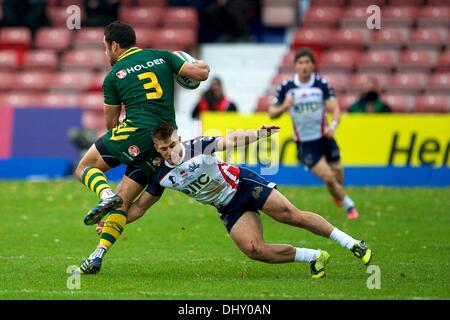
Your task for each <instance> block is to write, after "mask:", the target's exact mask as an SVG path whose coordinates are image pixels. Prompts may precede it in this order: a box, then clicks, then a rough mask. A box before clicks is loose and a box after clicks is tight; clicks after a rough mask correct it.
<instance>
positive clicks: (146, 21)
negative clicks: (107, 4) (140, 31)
mask: <svg viewBox="0 0 450 320" xmlns="http://www.w3.org/2000/svg"><path fill="white" fill-rule="evenodd" d="M163 13H164V9H163V8H160V7H121V8H120V9H119V19H120V20H122V21H125V22H128V23H132V24H133V26H135V27H136V28H154V27H158V26H159V25H160V23H161V21H162V18H163V17H164V15H163Z"/></svg>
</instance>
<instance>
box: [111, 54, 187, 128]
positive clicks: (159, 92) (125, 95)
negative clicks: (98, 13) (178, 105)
mask: <svg viewBox="0 0 450 320" xmlns="http://www.w3.org/2000/svg"><path fill="white" fill-rule="evenodd" d="M184 63H185V61H184V60H182V59H181V58H179V57H178V56H176V55H175V54H173V53H171V52H170V51H167V50H153V49H140V48H137V47H133V48H130V49H128V50H127V51H125V52H124V53H123V54H122V55H121V56H120V57H119V59H118V61H117V62H116V63H115V64H114V66H113V68H112V70H111V71H110V72H109V73H108V74H107V75H106V77H105V79H104V81H103V94H104V103H105V104H108V105H121V104H123V105H124V106H125V110H126V119H127V120H131V121H132V122H133V123H135V124H137V125H139V126H140V127H154V126H156V125H158V124H160V123H161V122H165V121H168V122H170V123H171V124H172V125H173V126H175V127H176V123H175V109H174V81H173V74H174V73H175V74H179V72H180V71H181V69H182V68H183V65H184Z"/></svg>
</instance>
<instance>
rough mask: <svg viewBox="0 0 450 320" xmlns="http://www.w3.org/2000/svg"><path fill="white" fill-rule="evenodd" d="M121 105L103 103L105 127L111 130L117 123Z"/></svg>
mask: <svg viewBox="0 0 450 320" xmlns="http://www.w3.org/2000/svg"><path fill="white" fill-rule="evenodd" d="M121 111H122V106H120V105H110V104H106V103H105V104H103V115H104V116H105V123H106V129H107V130H111V129H112V128H114V127H115V126H117V125H118V124H119V117H120V112H121Z"/></svg>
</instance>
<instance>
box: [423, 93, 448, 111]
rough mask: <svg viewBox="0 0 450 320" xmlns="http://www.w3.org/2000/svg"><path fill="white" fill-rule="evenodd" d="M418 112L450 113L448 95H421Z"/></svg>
mask: <svg viewBox="0 0 450 320" xmlns="http://www.w3.org/2000/svg"><path fill="white" fill-rule="evenodd" d="M415 111H416V112H450V99H449V96H448V95H442V94H440V95H430V94H425V95H420V96H418V97H417V100H416V108H415Z"/></svg>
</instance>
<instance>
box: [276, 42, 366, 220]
mask: <svg viewBox="0 0 450 320" xmlns="http://www.w3.org/2000/svg"><path fill="white" fill-rule="evenodd" d="M315 62H316V58H315V56H314V53H313V52H312V51H311V50H310V49H309V48H301V49H299V50H298V51H297V52H296V54H295V72H296V74H295V76H294V77H293V79H291V80H288V81H285V82H284V83H283V84H282V85H281V86H280V88H278V91H277V95H276V97H275V99H274V103H273V105H272V106H270V107H269V115H270V117H271V118H272V119H275V118H278V117H280V116H281V115H282V114H283V113H284V112H289V113H290V115H291V117H292V122H293V127H294V136H295V141H296V143H297V148H298V159H299V160H300V161H301V162H303V163H304V164H305V165H306V166H307V167H308V168H309V169H310V170H311V171H312V173H313V174H314V175H316V176H317V177H319V178H320V179H321V180H322V181H323V183H324V184H325V185H326V187H327V189H328V191H329V192H330V194H331V195H332V196H333V199H334V202H335V203H336V205H338V206H343V207H344V208H345V209H346V211H347V218H349V219H356V218H358V216H359V213H358V211H357V210H356V207H355V203H354V201H353V200H352V199H351V198H350V197H349V196H348V194H347V193H346V192H345V190H344V188H343V186H342V183H343V181H344V171H343V168H342V166H341V162H340V152H339V147H338V145H337V143H336V140H335V139H334V138H333V137H334V134H335V132H336V129H337V127H338V124H339V120H340V110H339V105H338V102H337V100H336V97H335V95H334V92H333V89H332V88H331V86H330V85H329V83H328V82H327V81H326V80H325V79H322V78H320V77H319V76H318V75H317V74H315V73H314V69H315ZM327 112H330V113H331V114H332V120H331V123H330V124H328V123H327V118H326V113H327Z"/></svg>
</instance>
